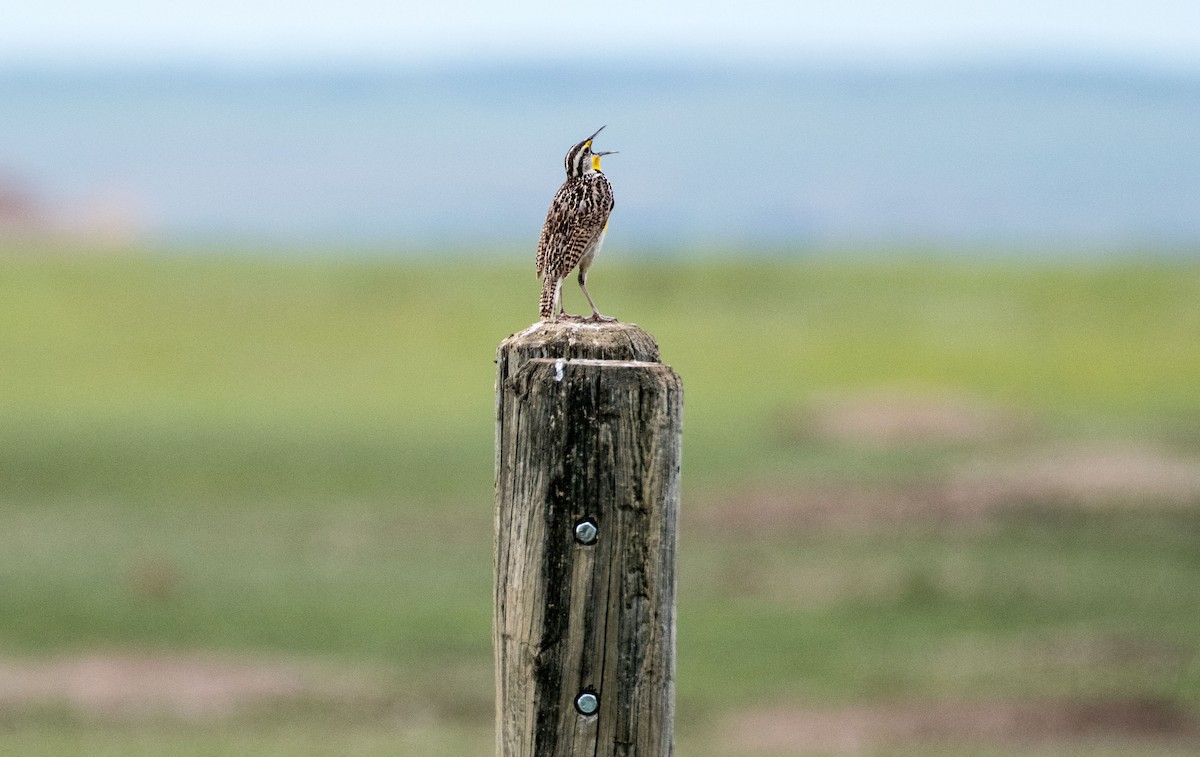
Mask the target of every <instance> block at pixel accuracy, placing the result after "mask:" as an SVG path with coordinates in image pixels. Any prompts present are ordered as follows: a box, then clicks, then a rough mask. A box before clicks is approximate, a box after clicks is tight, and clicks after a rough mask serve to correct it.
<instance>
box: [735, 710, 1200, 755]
mask: <svg viewBox="0 0 1200 757" xmlns="http://www.w3.org/2000/svg"><path fill="white" fill-rule="evenodd" d="M722 731H723V732H722V736H721V739H722V743H723V744H724V745H725V747H726V748H727V749H728V750H729V751H730V752H735V753H736V752H747V751H779V752H781V753H783V752H786V753H791V754H796V753H801V752H808V751H812V752H818V753H826V754H828V753H833V754H860V753H864V752H868V751H869V750H872V749H879V748H885V747H896V746H920V745H930V746H932V745H951V746H952V745H955V744H962V745H964V746H965V745H968V744H993V745H1013V744H1015V745H1021V744H1029V745H1034V744H1038V745H1053V744H1063V745H1067V744H1086V743H1110V744H1113V743H1115V744H1121V743H1130V742H1152V743H1154V744H1160V745H1165V744H1172V745H1177V746H1191V745H1193V744H1194V745H1196V747H1197V748H1200V717H1197V716H1196V715H1195V714H1193V713H1188V712H1184V711H1182V710H1180V709H1178V708H1176V707H1175V706H1174V705H1171V704H1169V703H1166V702H1158V701H1152V700H1151V701H1143V700H1128V701H1110V702H1064V701H1042V702H989V703H959V702H942V703H937V702H923V703H915V704H893V705H880V706H875V707H844V708H839V709H823V708H804V707H793V708H775V709H764V710H755V711H748V712H741V713H737V714H734V715H732V716H730V717H729V718H727V719H726V720H725V722H724V723H723V728H722Z"/></svg>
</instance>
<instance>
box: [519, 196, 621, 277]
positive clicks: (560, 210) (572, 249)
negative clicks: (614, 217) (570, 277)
mask: <svg viewBox="0 0 1200 757" xmlns="http://www.w3.org/2000/svg"><path fill="white" fill-rule="evenodd" d="M604 189H607V183H606V184H605V186H604V187H599V186H596V185H595V184H593V183H592V182H586V181H581V182H569V181H568V182H567V183H565V184H563V185H562V187H560V188H559V190H558V193H557V194H556V195H554V201H553V202H552V203H550V211H549V212H548V213H547V214H546V223H545V225H544V226H542V235H541V237H540V238H539V239H538V248H537V272H538V277H539V278H542V277H545V276H549V275H554V276H558V277H565V276H566V275H567V274H569V273H570V272H571V269H572V268H574V267H575V266H576V265H577V264H578V263H579V259H580V258H581V257H583V253H584V250H586V249H587V248H588V246H589V245H590V244H591V243H592V242H594V241H595V240H596V239H597V238H598V237H599V236H600V234H601V233H602V232H603V231H604V225H605V223H607V221H608V216H609V213H611V212H612V207H613V201H612V191H611V189H610V190H608V192H604V191H603V190H604ZM597 190H600V191H597Z"/></svg>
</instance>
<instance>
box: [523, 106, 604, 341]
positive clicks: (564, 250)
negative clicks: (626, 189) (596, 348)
mask: <svg viewBox="0 0 1200 757" xmlns="http://www.w3.org/2000/svg"><path fill="white" fill-rule="evenodd" d="M603 129H604V127H603V126H601V127H600V128H599V129H596V132H595V133H594V134H592V136H590V137H588V138H587V139H585V140H583V141H582V142H580V143H579V144H577V145H575V146H574V147H572V148H571V149H570V150H568V151H567V157H566V158H565V159H564V160H563V164H564V165H565V167H566V169H567V180H566V181H564V182H563V185H562V186H561V187H559V188H558V192H557V193H556V194H555V195H554V201H553V202H551V203H550V211H549V212H548V213H546V223H545V225H544V226H542V236H541V238H540V239H538V247H537V274H538V277H539V278H540V279H541V280H542V298H541V314H542V320H547V319H548V320H551V321H553V320H557V319H558V318H559V317H563V318H579V317H580V316H574V315H568V314H567V313H566V312H565V311H564V310H563V307H562V283H563V279H565V278H566V277H567V276H569V275H571V271H572V270H573V269H574V268H575V266H579V288H580V289H582V290H583V296H584V297H587V301H588V304H589V305H591V306H592V315H591V318H590V319H589V320H592V321H615V320H617V319H616V318H610V317H608V316H605V315H600V311H599V310H597V309H596V303H595V302H593V301H592V295H590V294H588V290H587V275H588V269H589V268H591V267H592V261H593V260H595V258H596V253H598V252H599V251H600V245H602V244H604V232H605V231H607V230H608V216H609V214H610V213H612V209H613V191H612V185H611V184H609V183H608V178H607V177H606V176H605V175H604V174H603V173H601V172H600V158H601V157H602V156H604V155H612V154H613V153H614V152H615V151H614V150H607V151H601V152H597V151H595V150H593V149H592V140H593V139H595V138H596V134H599V133H600V132H601V131H602V130H603Z"/></svg>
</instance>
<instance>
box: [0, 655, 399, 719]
mask: <svg viewBox="0 0 1200 757" xmlns="http://www.w3.org/2000/svg"><path fill="white" fill-rule="evenodd" d="M376 690H377V687H376V686H375V684H374V683H373V682H372V681H370V680H368V679H367V678H366V677H364V676H361V675H358V674H345V673H337V674H331V672H330V671H328V670H318V669H317V668H315V667H312V666H304V665H298V664H288V663H271V662H264V661H261V660H250V659H238V658H232V657H217V656H205V655H178V654H148V653H147V654H100V653H96V654H89V655H86V656H82V657H70V658H67V657H64V658H59V659H52V660H23V659H3V658H0V708H4V709H11V708H25V707H29V706H31V705H33V706H65V707H67V708H68V709H69V710H71V711H73V712H76V713H79V714H82V715H92V716H129V715H155V714H165V715H172V716H177V717H183V718H207V717H214V716H220V715H226V714H230V713H232V712H236V711H238V710H241V709H244V708H246V707H249V706H252V705H257V704H263V703H267V702H273V701H280V700H289V699H292V700H294V699H301V698H316V699H335V700H346V699H349V698H352V697H367V696H371V695H372V693H373V692H375V691H376Z"/></svg>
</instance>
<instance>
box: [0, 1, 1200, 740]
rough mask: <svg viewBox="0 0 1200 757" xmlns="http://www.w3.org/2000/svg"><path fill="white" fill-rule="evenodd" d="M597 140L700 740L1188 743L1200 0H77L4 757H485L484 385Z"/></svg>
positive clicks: (37, 49) (27, 258)
mask: <svg viewBox="0 0 1200 757" xmlns="http://www.w3.org/2000/svg"><path fill="white" fill-rule="evenodd" d="M605 124H606V125H607V128H606V129H605V130H604V131H603V132H602V133H601V134H600V136H599V137H598V138H597V146H598V147H600V148H601V149H606V150H619V151H620V153H619V154H618V155H614V156H612V157H611V158H608V159H606V161H605V171H606V173H607V174H608V176H609V177H610V179H611V180H612V182H613V185H614V188H615V192H616V209H615V211H614V215H613V217H612V224H611V228H610V232H609V235H608V238H607V241H606V244H605V249H604V253H603V255H602V256H601V257H600V259H599V262H598V263H597V265H596V266H595V267H594V268H593V271H592V274H591V276H590V279H589V282H590V283H592V284H593V285H592V287H590V289H591V291H592V293H593V294H594V295H595V297H596V299H597V303H598V304H599V306H600V308H601V309H602V310H603V311H604V312H606V313H612V314H615V315H617V316H619V317H620V318H621V319H622V320H625V321H632V322H635V323H638V324H639V325H641V326H642V327H643V328H645V329H646V330H648V331H649V332H651V333H652V334H654V335H655V336H656V337H657V338H658V340H659V343H660V346H661V350H662V355H663V359H664V361H665V362H668V363H671V364H672V365H673V366H674V367H675V368H676V370H677V371H678V372H679V373H680V374H681V375H682V377H683V379H684V383H685V386H686V391H687V406H686V424H685V436H684V472H683V482H684V497H683V507H682V514H681V551H680V566H679V569H680V572H679V615H678V620H679V627H678V677H677V685H678V707H677V710H678V715H677V733H678V742H679V749H678V751H679V752H680V754H683V755H699V756H701V757H704V756H705V755H712V756H713V757H716V756H718V755H719V756H723V757H724V756H732V757H744V756H751V755H753V756H755V757H764V756H766V755H807V754H880V755H901V754H905V755H912V754H921V755H930V754H933V755H937V754H946V755H956V754H963V753H970V754H987V755H1027V754H1038V755H1079V754H1103V755H1118V754H1119V755H1190V754H1194V753H1196V751H1197V749H1200V612H1197V609H1196V608H1197V607H1200V388H1198V387H1200V348H1198V347H1197V345H1198V344H1200V213H1197V208H1198V207H1200V129H1197V124H1200V6H1197V5H1196V4H1194V3H1190V2H1184V1H1183V0H1143V1H1142V2H1138V3H1134V2H1132V1H1131V0H1117V1H1116V2H1110V3H1107V4H1104V6H1103V8H1100V7H1098V6H1097V5H1096V4H1095V3H1085V2H1081V1H1076V0H1063V1H1062V2H1054V3H1050V4H1046V3H1034V2H1026V1H1025V0H1015V1H1014V0H1008V1H1007V2H992V1H991V0H988V1H986V2H980V3H972V4H960V5H953V4H946V3H941V2H934V0H910V1H909V2H903V3H885V2H877V1H876V0H853V1H852V2H847V3H840V4H836V5H827V6H821V7H818V6H815V5H810V4H795V3H785V2H781V1H776V0H747V2H742V3H738V4H737V5H736V7H730V6H716V5H711V6H709V5H704V4H700V5H697V4H695V3H683V2H678V1H677V0H668V2H665V3H660V4H656V5H654V6H653V7H647V6H646V4H644V3H632V2H625V1H624V0H619V1H618V2H614V3H609V4H606V5H603V6H594V7H586V6H570V5H566V4H561V3H556V4H551V3H547V2H533V1H522V2H512V3H508V4H505V5H504V6H495V5H493V4H490V3H483V2H478V1H477V0H476V1H471V0H450V1H449V2H444V3H440V4H437V5H436V7H433V6H430V7H423V8H419V9H418V8H414V7H409V6H408V5H407V4H403V3H400V4H395V3H381V2H375V1H374V0H358V1H356V2H350V3H343V4H340V5H338V6H337V7H334V6H332V5H322V4H317V3H308V2H300V3H297V2H289V3H284V2H281V1H280V0H240V2H237V3H230V2H216V3H208V4H205V5H204V6H203V7H200V6H194V5H190V4H177V3H161V2H159V3H151V2H137V1H134V0H124V1H123V2H118V3H116V4H113V3H100V2H97V1H95V0H44V1H43V2H40V3H38V4H26V5H25V6H24V7H13V8H11V9H6V11H5V20H4V23H3V24H2V25H0V610H2V611H0V751H3V752H5V753H11V754H22V755H43V754H44V755H89V756H91V755H131V754H145V755H160V754H179V755H235V754H236V755H245V754H253V755H334V754H336V755H383V754H414V755H470V754H488V753H490V752H491V749H492V706H493V703H492V694H493V683H492V659H491V640H490V633H491V629H490V626H491V612H492V610H491V562H492V552H491V549H492V529H493V526H492V489H491V487H492V463H493V458H492V442H493V432H494V429H493V378H494V375H493V370H494V366H493V364H492V358H493V356H494V350H495V347H496V345H497V344H498V343H499V342H500V340H501V339H503V338H504V337H506V336H507V335H508V334H510V333H512V332H515V331H518V330H520V329H523V328H524V327H526V326H527V325H529V324H530V323H531V322H532V321H533V320H534V319H535V317H536V300H537V296H538V283H537V282H536V281H535V279H534V275H533V260H532V258H533V250H534V247H535V244H536V240H537V234H538V232H539V230H540V228H541V224H542V220H543V218H544V216H545V212H546V207H547V206H548V204H549V201H550V198H551V196H552V195H553V192H554V191H555V189H556V188H557V187H558V185H559V184H560V183H561V181H562V178H563V176H562V158H563V155H564V154H565V152H566V150H567V148H568V147H569V146H570V145H572V144H573V143H575V142H577V141H578V140H580V139H582V138H583V137H585V136H587V135H588V134H591V133H592V132H593V131H594V130H595V129H596V128H597V127H599V126H601V125H605ZM564 292H565V297H566V304H567V308H568V310H574V311H577V312H578V311H581V310H584V309H585V308H586V304H585V303H584V301H583V298H582V296H581V295H580V294H579V292H578V290H577V289H576V288H574V287H572V286H568V287H564Z"/></svg>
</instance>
